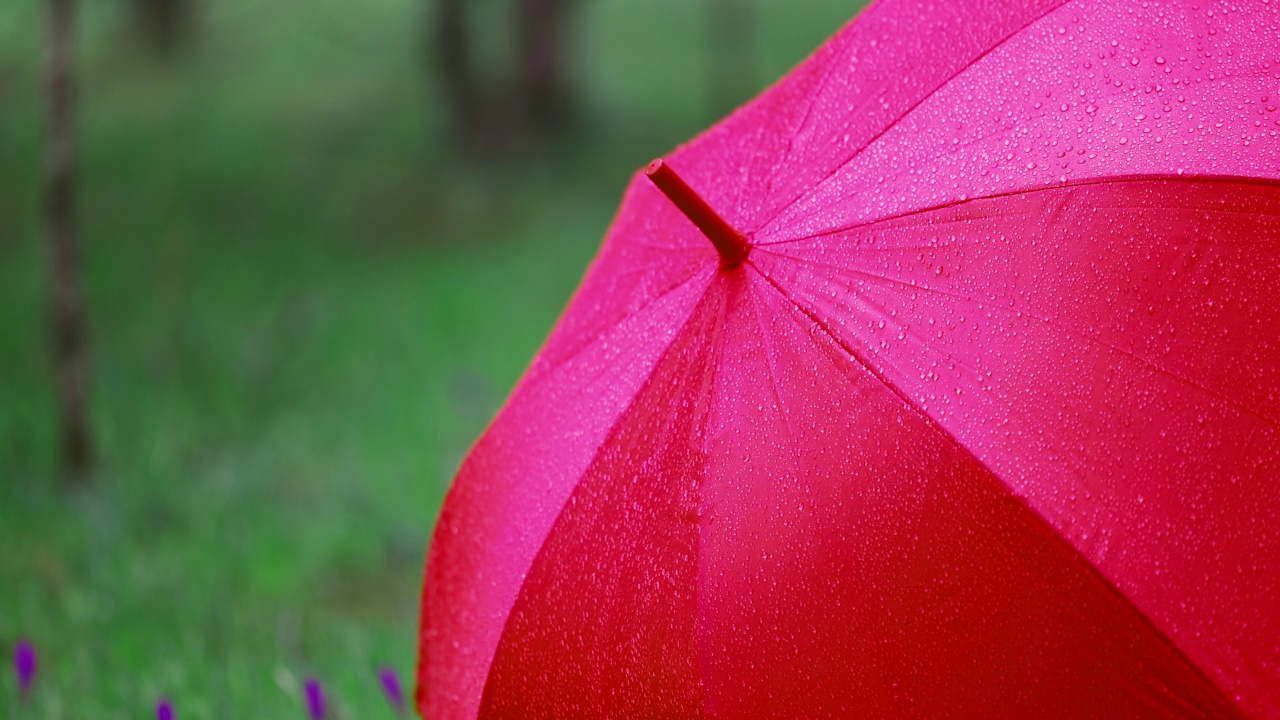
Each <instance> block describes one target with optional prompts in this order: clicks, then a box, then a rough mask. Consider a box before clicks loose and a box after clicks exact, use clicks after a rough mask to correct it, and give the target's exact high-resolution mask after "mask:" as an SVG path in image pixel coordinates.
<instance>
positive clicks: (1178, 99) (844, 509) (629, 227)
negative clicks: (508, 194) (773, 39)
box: [418, 0, 1280, 719]
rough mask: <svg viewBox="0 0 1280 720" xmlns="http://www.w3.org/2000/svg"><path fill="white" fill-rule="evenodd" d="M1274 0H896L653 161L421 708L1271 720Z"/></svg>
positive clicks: (1276, 561) (463, 549)
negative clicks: (1252, 719) (725, 116)
mask: <svg viewBox="0 0 1280 720" xmlns="http://www.w3.org/2000/svg"><path fill="white" fill-rule="evenodd" d="M1277 105H1280V2H1277V0H1235V1H1234V2H1230V3H1228V2H1214V1H1212V0H1150V1H1145V0H1074V1H1066V2H1064V1H1062V0H1053V1H1048V0H965V1H964V2H959V1H957V2H917V1H916V0H882V1H880V2H876V3H875V4H873V5H872V6H871V7H869V8H868V9H866V10H865V11H864V12H863V13H862V14H861V15H860V16H859V17H858V18H857V19H856V20H855V21H854V22H852V23H851V24H850V25H848V26H847V27H845V28H844V29H843V30H842V31H841V32H840V33H839V34H837V35H836V36H835V37H834V38H833V39H832V40H831V41H829V42H828V43H827V44H826V45H824V46H823V47H822V48H820V49H819V50H818V51H817V52H816V53H815V54H814V55H813V56H812V57H810V58H809V59H808V60H807V61H805V62H804V63H803V64H802V65H800V66H799V67H798V68H796V69H795V70H794V71H793V72H792V73H791V74H790V75H788V76H787V77H786V78H785V79H784V80H782V81H781V82H780V83H779V84H777V85H776V86H774V87H773V88H771V89H770V90H768V91H767V92H766V93H764V94H763V95H762V96H761V97H759V98H758V99H756V100H755V101H753V102H752V103H750V104H749V105H747V106H745V107H744V108H742V109H741V110H739V111H738V112H736V113H735V114H734V115H732V116H730V117H729V118H728V119H726V120H724V121H723V122H721V123H720V124H719V125H717V126H716V127H714V128H712V129H711V130H710V131H708V132H707V133H705V134H704V135H702V136H701V137H699V138H697V139H696V140H694V141H693V142H691V143H689V144H688V145H685V146H683V147H681V148H679V149H678V150H676V151H675V152H674V153H672V154H671V155H669V156H668V157H667V158H665V161H664V162H663V163H657V164H655V165H653V166H651V167H650V171H649V175H650V177H646V176H645V174H643V173H640V174H637V176H636V178H635V179H634V180H633V182H632V183H631V186H630V187H629V188H628V190H627V193H626V197H625V199H624V201H623V204H622V207H621V209H620V210H619V213H618V216H617V219H616V220H615V222H614V225H613V227H612V228H611V230H610V231H609V233H608V236H607V238H606V240H605V243H604V246H603V248H602V249H601V251H600V254H599V256H598V257H597V259H596V260H595V262H594V263H593V265H592V266H591V269H590V270H589V272H588V274H587V276H586V278H585V280H584V282H583V285H582V287H581V288H580V289H579V291H578V293H577V295H576V296H575V297H574V299H573V301H572V303H571V304H570V307H569V308H568V310H567V311H566V312H565V314H564V316H563V318H562V319H561V321H560V322H559V324H558V325H557V327H556V329H555V330H554V331H553V332H552V334H551V336H550V338H549V339H548V340H547V343H546V346H545V347H544V348H543V349H542V351H541V353H540V354H539V355H538V357H537V358H536V359H535V360H534V362H533V364H532V366H531V367H530V368H529V370H528V372H527V373H526V375H525V377H524V378H523V380H522V381H521V382H520V384H519V386H518V387H517V389H516V390H515V392H514V394H513V395H512V397H511V399H510V400H509V402H508V403H507V405H506V407H505V408H504V409H503V410H502V411H501V413H500V414H499V415H498V417H497V418H496V419H495V420H494V423H493V425H492V426H491V427H490V428H489V430H488V431H487V432H486V433H485V435H484V436H483V437H482V438H481V439H480V441H479V442H478V443H477V445H476V447H475V448H474V449H473V451H472V452H471V454H470V455H469V457H468V458H467V460H466V461H465V462H464V464H463V466H462V468H461V470H460V472H459V474H458V477H457V479H456V481H455V483H454V485H453V488H452V490H451V491H450V493H449V496H448V498H447V500H446V502H445V506H444V509H443V511H442V514H441V516H440V520H439V523H438V525H437V528H436V531H435V536H434V539H433V541H432V545H431V549H430V552H429V556H428V561H427V577H426V583H425V590H424V594H423V601H422V628H421V637H420V664H419V671H418V705H419V709H420V710H421V711H422V712H423V714H424V716H425V717H427V718H441V719H446V718H447V719H455V718H458V719H461V718H466V719H470V718H477V717H483V718H491V717H492V718H503V717H512V718H573V717H593V718H594V717H628V718H630V717H664V718H665V717H678V718H698V717H716V718H760V717H789V718H821V717H832V718H845V717H956V716H982V717H1018V718H1026V717H1072V718H1078V717H1098V716H1105V717H1148V716H1159V717H1169V716H1175V717H1241V716H1244V717H1259V718H1280V312H1277V298H1278V297H1280V289H1278V288H1280V112H1277V109H1276V108H1277Z"/></svg>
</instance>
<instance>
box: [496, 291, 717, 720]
mask: <svg viewBox="0 0 1280 720" xmlns="http://www.w3.org/2000/svg"><path fill="white" fill-rule="evenodd" d="M701 274H702V273H701V272H699V273H696V274H695V275H694V277H693V278H690V280H693V279H696V278H697V277H698V276H699V275H701ZM716 277H717V274H716V273H712V274H711V275H710V276H709V277H708V281H707V284H706V287H704V288H703V289H702V291H701V295H700V296H699V297H698V299H697V301H696V302H694V303H693V307H692V308H690V310H689V314H688V316H687V317H686V318H685V319H684V321H683V322H681V323H680V326H679V327H678V328H677V329H676V331H675V332H674V333H672V336H671V341H670V343H669V344H668V345H667V347H666V348H664V349H663V351H662V353H661V354H660V355H659V356H658V358H657V359H656V360H655V361H654V363H653V367H651V368H650V369H649V372H648V374H646V375H645V379H644V380H643V381H642V382H641V383H640V385H639V386H638V387H637V390H636V393H635V395H634V396H632V398H631V400H630V401H629V402H628V403H627V405H626V406H625V407H624V408H622V410H621V411H619V413H618V415H617V417H615V418H614V420H613V423H612V424H610V426H609V429H608V431H607V432H606V433H605V434H604V439H603V440H602V441H601V442H600V444H599V445H598V446H597V447H596V448H595V450H594V451H592V454H591V459H590V460H589V461H587V464H586V468H585V470H584V472H585V471H587V470H590V469H591V467H592V466H593V465H594V464H595V463H596V461H597V460H598V459H599V458H600V452H601V450H602V449H603V448H604V447H605V446H606V445H607V444H608V443H609V440H610V439H611V438H613V437H614V435H615V434H616V433H617V432H618V429H619V428H620V427H621V425H622V420H623V418H625V417H626V416H627V414H628V413H629V412H630V411H631V410H632V409H633V408H635V404H636V400H637V399H638V398H639V397H640V396H641V395H642V394H643V393H644V391H645V390H646V389H648V388H649V387H650V384H651V383H652V382H653V378H654V375H656V374H657V371H658V369H659V368H660V367H661V366H662V364H663V363H664V361H666V360H667V358H668V357H669V356H670V353H671V351H672V348H673V346H674V345H675V341H676V338H678V337H679V336H680V334H681V333H683V332H684V331H685V329H687V328H688V327H689V325H690V323H692V322H693V321H694V319H695V317H696V316H697V314H698V308H699V307H700V306H701V305H702V303H703V302H704V301H705V299H706V296H707V293H708V292H709V291H710V289H711V287H712V285H713V284H714V282H715V279H716ZM688 282H689V281H685V283H681V286H683V285H685V284H687V283H688ZM512 397H514V393H513V395H512ZM704 423H705V418H704ZM579 487H581V478H579V480H578V482H577V483H576V484H575V485H574V487H573V490H571V491H570V492H569V494H568V496H567V497H566V498H565V501H564V503H563V504H562V505H561V506H560V509H559V510H557V511H556V517H555V519H554V520H552V521H551V525H550V527H549V529H548V531H547V535H546V537H544V538H543V540H542V543H541V544H540V545H539V546H538V551H537V552H536V553H534V556H533V558H532V560H531V561H530V563H529V568H528V569H527V570H526V571H525V574H524V577H522V578H521V580H520V585H519V588H518V589H517V590H516V593H515V599H514V600H513V601H512V603H511V607H510V609H508V610H507V616H506V618H504V619H503V621H502V630H500V631H499V632H498V639H497V643H496V644H495V645H494V649H493V655H492V657H490V658H489V666H488V668H487V670H486V671H485V677H484V684H483V686H482V687H481V689H480V700H479V703H478V704H477V712H481V711H483V710H484V707H485V698H486V697H487V696H488V694H489V682H490V680H492V679H493V663H494V661H495V660H496V659H497V657H498V651H499V650H500V649H501V648H502V645H503V642H504V640H506V638H507V634H508V632H509V631H510V629H511V622H512V619H513V617H514V615H515V613H514V611H515V608H516V605H517V604H519V602H520V599H521V598H522V597H523V596H524V591H525V588H526V583H528V580H529V576H530V574H531V573H530V571H531V570H532V569H533V568H534V567H535V566H537V564H538V562H539V560H541V559H542V557H543V555H544V553H545V552H546V549H547V539H548V538H550V536H551V534H552V533H553V532H554V531H555V528H556V526H557V525H559V524H560V521H561V520H562V519H563V518H564V513H565V510H566V509H567V508H568V507H569V505H570V504H571V501H572V498H573V496H574V494H575V493H576V492H577V491H578V488H579ZM694 592H695V594H696V592H697V588H696V587H695V589H694ZM694 629H695V643H696V630H697V626H696V618H695V627H694ZM699 684H701V683H699ZM704 707H705V698H704Z"/></svg>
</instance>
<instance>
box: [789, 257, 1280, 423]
mask: <svg viewBox="0 0 1280 720" xmlns="http://www.w3.org/2000/svg"><path fill="white" fill-rule="evenodd" d="M766 252H768V251H766ZM770 254H771V255H773V256H774V257H778V258H782V259H784V260H791V261H793V262H796V263H801V264H811V265H816V266H818V267H826V268H831V269H832V270H834V271H835V272H836V273H838V274H842V273H854V274H857V275H862V276H864V277H867V278H872V279H875V280H882V281H884V282H887V283H891V284H894V285H901V286H903V287H906V288H909V289H912V290H923V291H925V292H931V293H936V294H938V295H942V296H943V297H949V298H953V299H956V300H960V301H963V302H967V303H976V304H978V305H982V304H983V303H982V301H980V300H978V299H977V298H971V297H966V296H964V295H959V294H956V293H949V292H946V291H945V290H939V289H937V288H933V287H929V286H928V285H912V284H910V283H908V282H905V281H903V280H899V279H897V278H893V277H889V276H887V275H879V274H876V273H873V272H870V271H867V270H862V269H860V268H842V267H840V266H839V265H834V264H832V263H829V262H822V261H818V260H811V259H808V258H797V257H794V256H791V255H783V254H781V253H776V252H770ZM854 295H855V296H856V297H858V298H859V299H861V300H862V301H863V302H865V303H867V304H868V305H871V306H872V307H874V308H876V309H877V310H879V311H880V314H881V315H882V316H884V317H889V315H888V314H887V313H885V312H884V309H883V308H882V307H881V306H880V305H878V304H877V303H875V302H874V301H872V300H870V299H868V298H865V297H862V296H861V295H858V294H857V293H854ZM791 302H793V303H795V304H796V305H799V303H798V302H797V301H795V300H792V301H791ZM1023 315H1024V316H1025V317H1027V318H1029V319H1031V320H1035V321H1036V322H1039V323H1041V324H1043V325H1046V326H1048V327H1050V328H1053V329H1054V330H1057V331H1059V332H1062V333H1066V334H1067V335H1070V336H1072V337H1074V338H1076V339H1079V340H1083V341H1084V342H1087V343H1092V344H1095V345H1098V346H1100V347H1102V348H1105V349H1107V350H1111V351H1113V352H1116V353H1119V354H1121V355H1124V356H1125V357H1128V358H1130V359H1132V360H1134V361H1135V362H1137V363H1139V364H1140V365H1143V366H1145V367H1147V368H1150V369H1151V370H1154V371H1156V372H1157V373H1160V374H1162V375H1166V376H1168V377H1171V378H1173V379H1174V380H1177V381H1178V382H1180V383H1182V384H1183V385H1186V386H1187V387H1190V388H1192V389H1193V390H1197V391H1199V392H1202V393H1204V394H1205V395H1208V396H1209V397H1211V398H1213V399H1214V400H1217V401H1219V402H1222V403H1224V404H1225V405H1227V406H1229V407H1232V408H1235V409H1236V410H1238V411H1240V412H1241V413H1243V414H1245V415H1248V416H1249V417H1252V418H1254V419H1255V420H1259V421H1261V423H1262V424H1263V425H1266V426H1268V427H1272V428H1275V429H1278V430H1280V422H1277V421H1276V420H1275V419H1273V418H1270V417H1268V416H1266V415H1264V414H1262V413H1261V412H1259V411H1257V410H1254V409H1253V408H1250V407H1248V406H1246V405H1244V404H1242V403H1240V402H1238V401H1236V400H1233V399H1231V398H1229V397H1226V396H1224V395H1222V394H1220V393H1218V392H1215V391H1214V390H1212V389H1210V388H1208V387H1205V386H1203V385H1200V384H1198V383H1196V382H1194V381H1193V380H1191V379H1190V378H1186V377H1183V376H1182V375H1180V374H1178V373H1176V372H1174V371H1173V370H1170V369H1168V368H1166V367H1163V366H1161V365H1158V364H1157V363H1155V362H1153V361H1151V360H1148V359H1146V358H1144V357H1142V356H1140V355H1138V354H1137V353H1136V352H1134V351H1132V350H1127V349H1125V348H1122V347H1120V346H1119V345H1115V344H1113V343H1110V342H1107V341H1106V340H1104V339H1102V338H1100V337H1095V336H1091V335H1087V334H1085V333H1083V332H1079V331H1076V330H1072V329H1070V328H1068V327H1064V326H1062V325H1059V324H1058V323H1056V322H1054V321H1053V320H1050V319H1049V318H1047V317H1044V316H1041V315H1037V314H1035V313H1031V312H1026V311H1024V312H1023ZM895 324H898V325H899V326H900V327H901V324H900V323H895ZM905 332H908V333H910V334H911V335H913V336H914V337H916V338H919V339H920V340H921V344H927V343H925V342H924V340H925V338H924V337H923V336H921V335H919V334H918V333H916V332H915V331H913V330H911V329H910V328H909V327H908V328H906V329H905Z"/></svg>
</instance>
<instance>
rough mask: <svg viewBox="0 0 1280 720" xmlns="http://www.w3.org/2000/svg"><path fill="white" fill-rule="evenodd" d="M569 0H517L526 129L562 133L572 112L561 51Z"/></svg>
mask: <svg viewBox="0 0 1280 720" xmlns="http://www.w3.org/2000/svg"><path fill="white" fill-rule="evenodd" d="M572 2H573V0H521V2H520V17H519V20H520V22H519V27H520V46H519V50H520V55H519V57H520V73H519V88H518V92H519V96H520V100H521V104H522V105H523V106H524V113H525V117H526V121H527V123H528V125H529V129H530V130H533V131H534V132H536V133H539V134H544V135H545V134H555V133H558V132H561V131H563V130H564V129H565V128H566V126H567V124H568V121H569V118H570V116H571V113H572V109H573V97H572V92H571V87H570V83H569V78H568V76H567V73H566V71H567V64H566V58H565V48H566V44H567V42H568V40H569V34H570V33H569V21H570V19H571V12H570V11H571V9H572V8H571V7H570V6H571V4H572Z"/></svg>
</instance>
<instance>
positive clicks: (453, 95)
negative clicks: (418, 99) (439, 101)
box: [435, 0, 483, 146]
mask: <svg viewBox="0 0 1280 720" xmlns="http://www.w3.org/2000/svg"><path fill="white" fill-rule="evenodd" d="M469 1H470V0H437V5H436V8H437V9H436V22H435V46H436V49H437V51H438V52H439V56H438V58H439V60H438V62H439V63H440V76H441V80H442V81H443V83H444V90H445V94H446V95H447V96H448V99H449V102H450V103H451V104H452V105H453V114H454V118H455V119H456V122H457V132H458V134H459V136H460V137H461V138H462V140H463V143H464V144H466V145H468V146H474V145H475V144H476V143H477V137H478V134H479V133H480V132H481V130H482V125H483V122H482V118H481V102H482V93H481V92H480V88H479V87H478V82H477V78H476V75H475V68H474V66H473V65H472V64H471V41H470V38H471V36H470V35H469V34H468V32H467V3H468V2H469Z"/></svg>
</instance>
